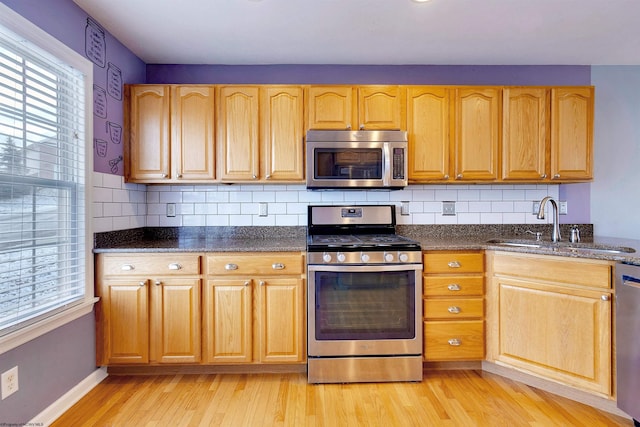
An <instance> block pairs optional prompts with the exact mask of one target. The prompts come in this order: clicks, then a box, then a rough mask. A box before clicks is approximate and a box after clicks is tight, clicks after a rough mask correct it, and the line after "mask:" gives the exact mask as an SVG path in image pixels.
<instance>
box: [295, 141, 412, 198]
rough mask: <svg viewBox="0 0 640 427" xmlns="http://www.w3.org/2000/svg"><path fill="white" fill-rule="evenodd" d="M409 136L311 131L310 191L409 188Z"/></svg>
mask: <svg viewBox="0 0 640 427" xmlns="http://www.w3.org/2000/svg"><path fill="white" fill-rule="evenodd" d="M407 145H408V144H407V133H406V132H405V131H398V130H391V131H389V130H384V131H374V130H359V131H343V130H310V131H308V132H307V188H309V189H313V190H327V189H341V190H348V189H388V190H393V189H400V188H404V187H406V186H407V181H408V178H407Z"/></svg>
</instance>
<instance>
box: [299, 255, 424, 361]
mask: <svg viewBox="0 0 640 427" xmlns="http://www.w3.org/2000/svg"><path fill="white" fill-rule="evenodd" d="M308 273H309V274H308V286H309V292H308V311H307V313H308V347H309V348H308V354H309V357H320V356H345V355H364V356H366V355H421V354H422V266H421V265H419V264H410V265H381V266H370V265H367V266H324V265H310V266H309V269H308Z"/></svg>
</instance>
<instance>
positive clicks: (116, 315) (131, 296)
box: [98, 279, 149, 365]
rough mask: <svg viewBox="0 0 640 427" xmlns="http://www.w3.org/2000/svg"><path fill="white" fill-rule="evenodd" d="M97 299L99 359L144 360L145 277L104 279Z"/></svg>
mask: <svg viewBox="0 0 640 427" xmlns="http://www.w3.org/2000/svg"><path fill="white" fill-rule="evenodd" d="M100 300H101V301H100V304H101V310H102V312H103V317H102V328H103V333H102V335H103V340H104V342H103V343H102V344H103V345H104V352H103V353H104V360H103V361H102V363H103V364H105V365H115V364H138V363H148V362H149V284H148V281H146V280H142V279H141V280H140V281H137V280H135V279H134V280H125V279H122V280H105V281H104V282H103V283H102V284H101V286H100ZM98 344H100V343H98Z"/></svg>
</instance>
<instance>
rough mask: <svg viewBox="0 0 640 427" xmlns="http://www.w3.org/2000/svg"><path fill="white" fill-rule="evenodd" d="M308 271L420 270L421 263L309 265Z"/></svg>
mask: <svg viewBox="0 0 640 427" xmlns="http://www.w3.org/2000/svg"><path fill="white" fill-rule="evenodd" d="M308 271H309V273H312V272H317V271H337V272H356V273H363V272H378V271H422V264H397V265H335V266H334V265H309V266H308Z"/></svg>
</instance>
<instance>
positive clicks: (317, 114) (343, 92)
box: [307, 86, 354, 129]
mask: <svg viewBox="0 0 640 427" xmlns="http://www.w3.org/2000/svg"><path fill="white" fill-rule="evenodd" d="M308 93H309V96H308V97H307V114H308V126H309V129H351V126H352V123H353V122H354V103H353V88H352V87H351V86H311V87H309V89H308Z"/></svg>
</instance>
